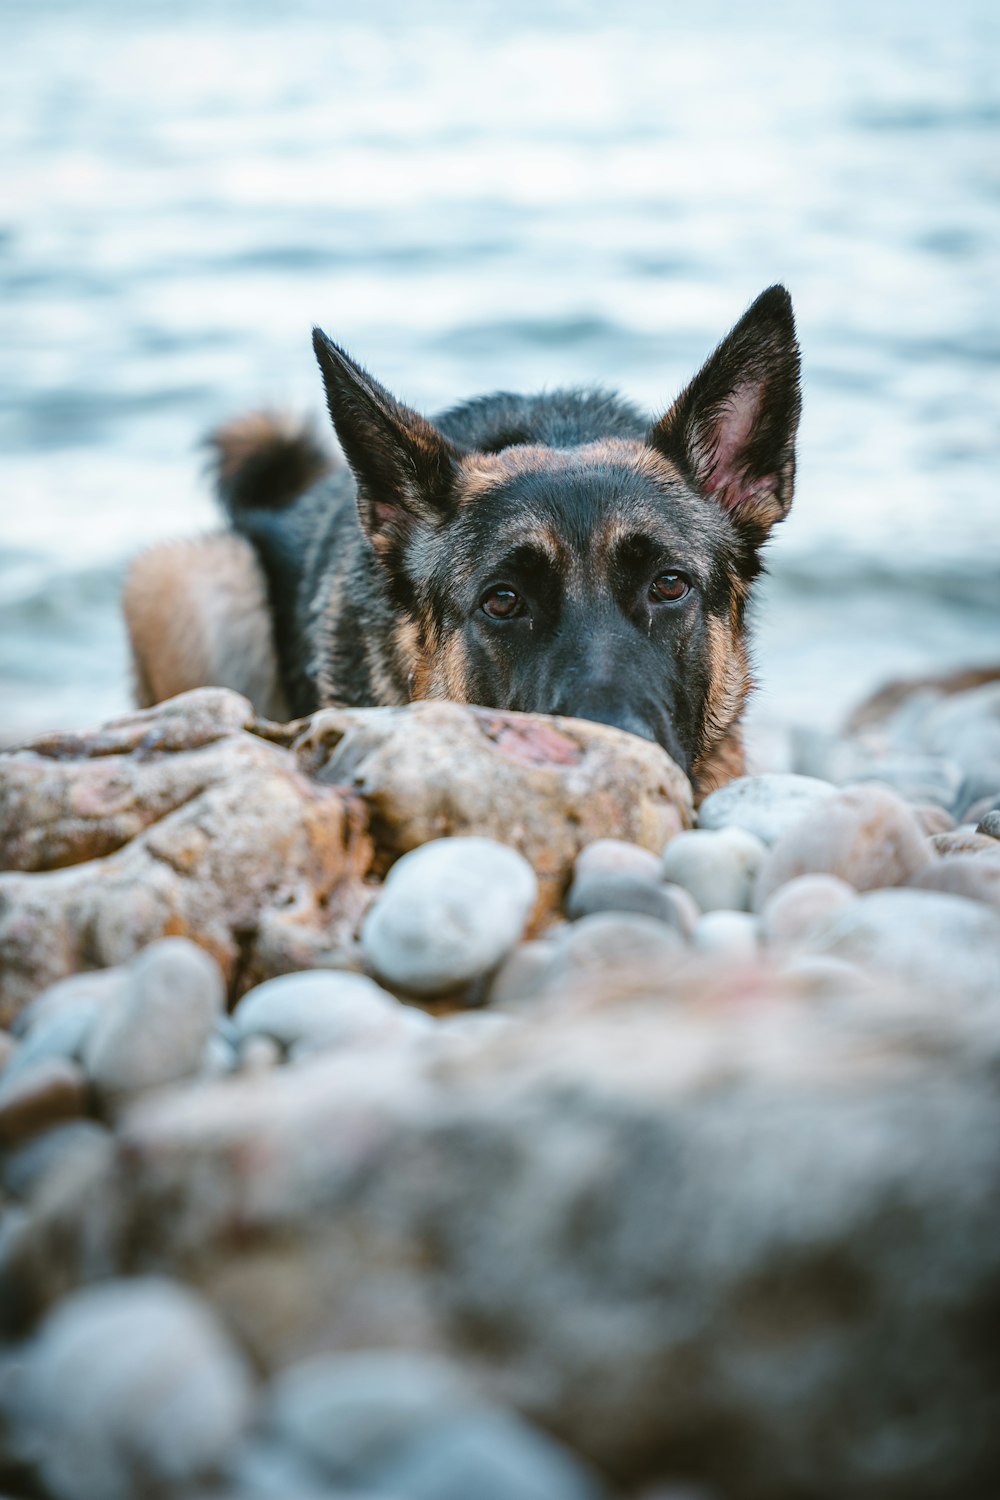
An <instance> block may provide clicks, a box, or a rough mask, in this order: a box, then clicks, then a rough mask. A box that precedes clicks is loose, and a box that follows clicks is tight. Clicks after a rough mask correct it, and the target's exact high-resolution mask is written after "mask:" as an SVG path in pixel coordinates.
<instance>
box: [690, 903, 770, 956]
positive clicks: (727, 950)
mask: <svg viewBox="0 0 1000 1500" xmlns="http://www.w3.org/2000/svg"><path fill="white" fill-rule="evenodd" d="M691 942H692V945H693V947H694V948H696V949H697V951H698V952H699V953H715V954H720V955H725V956H726V957H730V958H753V956H754V954H755V953H756V952H757V949H758V941H757V920H756V918H755V917H752V916H750V914H749V912H745V911H708V912H706V913H705V915H704V916H703V917H702V918H701V920H700V921H699V923H698V925H697V927H696V928H695V930H694V933H693V934H692V937H691Z"/></svg>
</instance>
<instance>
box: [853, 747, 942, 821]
mask: <svg viewBox="0 0 1000 1500" xmlns="http://www.w3.org/2000/svg"><path fill="white" fill-rule="evenodd" d="M962 780H963V773H962V768H961V766H960V765H958V764H956V762H955V761H953V760H948V759H946V758H945V757H944V756H940V755H920V754H909V755H899V754H897V755H893V756H878V757H875V758H873V759H872V760H871V762H870V763H869V764H868V765H867V766H866V767H864V768H862V767H858V768H856V769H855V771H854V774H853V776H852V777H851V781H852V782H855V783H864V782H868V781H877V782H879V783H880V785H882V786H887V787H889V788H890V790H891V791H894V792H896V793H897V795H898V796H900V797H903V798H904V799H905V800H906V801H907V802H911V803H912V802H929V803H931V804H933V805H935V806H938V807H942V808H945V809H946V810H947V809H949V808H951V807H952V806H954V804H955V801H956V799H957V798H958V795H959V790H960V788H961V786H962Z"/></svg>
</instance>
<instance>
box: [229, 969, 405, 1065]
mask: <svg viewBox="0 0 1000 1500" xmlns="http://www.w3.org/2000/svg"><path fill="white" fill-rule="evenodd" d="M411 1015H412V1012H410V1011H409V1010H407V1009H406V1007H404V1006H402V1005H400V1003H399V1001H398V1000H397V999H396V998H395V996H393V995H390V994H389V993H388V992H387V991H386V990H383V989H382V988H381V987H380V986H379V985H377V984H376V983H375V981H374V980H373V979H368V978H367V977H366V976H365V975H364V974H350V973H338V972H336V971H335V970H327V969H317V970H314V971H312V972H306V973H302V974H284V975H282V976H281V977H280V978H278V979H269V980H268V981H267V983H266V984H261V985H258V986H257V988H256V989H253V990H250V991H249V992H248V993H247V994H246V995H244V997H243V999H242V1000H241V1001H240V1003H239V1005H238V1006H237V1007H236V1010H235V1011H234V1013H233V1019H234V1021H235V1022H236V1026H237V1030H238V1032H239V1035H240V1036H241V1037H242V1038H244V1039H249V1038H250V1037H253V1036H265V1037H270V1038H272V1039H273V1040H274V1041H276V1042H278V1043H280V1045H281V1046H282V1047H292V1046H294V1045H295V1044H297V1043H303V1042H304V1043H306V1044H307V1045H308V1046H309V1047H310V1048H311V1049H313V1050H321V1049H323V1048H326V1047H343V1046H351V1045H354V1044H356V1043H358V1042H369V1041H375V1042H378V1041H380V1040H384V1039H387V1038H388V1037H390V1036H391V1035H392V1034H394V1033H395V1034H396V1035H399V1034H400V1033H402V1032H403V1031H404V1030H406V1029H407V1021H408V1019H409V1018H410V1017H411Z"/></svg>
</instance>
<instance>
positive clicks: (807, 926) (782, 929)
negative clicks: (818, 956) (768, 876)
mask: <svg viewBox="0 0 1000 1500" xmlns="http://www.w3.org/2000/svg"><path fill="white" fill-rule="evenodd" d="M856 896H857V891H856V890H855V889H854V887H853V886H850V885H848V884H847V881H846V880H840V879H838V877H837V876H836V875H799V876H797V877H796V878H795V879H794V880H789V881H788V883H787V884H786V885H780V886H779V887H778V889H777V890H776V891H775V892H774V894H773V895H772V896H770V897H769V898H768V900H767V901H765V902H764V905H763V908H762V909H761V914H760V931H761V937H762V938H763V940H764V942H765V943H768V944H773V945H777V946H779V947H780V946H788V947H793V946H795V945H796V944H799V943H803V942H805V943H807V942H808V941H809V938H810V937H811V936H812V934H813V933H814V932H817V931H818V930H820V929H821V928H822V927H824V926H825V925H826V923H827V922H828V921H829V920H830V918H831V917H833V916H835V915H836V913H837V912H839V911H840V910H841V909H842V908H843V907H845V906H847V905H848V904H849V903H850V902H851V901H853V900H854V899H855V897H856Z"/></svg>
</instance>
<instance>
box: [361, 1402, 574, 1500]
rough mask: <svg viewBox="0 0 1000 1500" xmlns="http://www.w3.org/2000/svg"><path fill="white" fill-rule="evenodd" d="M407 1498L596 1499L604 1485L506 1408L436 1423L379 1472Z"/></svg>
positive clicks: (392, 1491)
mask: <svg viewBox="0 0 1000 1500" xmlns="http://www.w3.org/2000/svg"><path fill="white" fill-rule="evenodd" d="M374 1478H375V1480H376V1482H377V1484H378V1488H379V1491H380V1493H382V1494H384V1495H386V1496H388V1495H400V1496H406V1500H470V1497H472V1496H474V1497H475V1500H598V1496H599V1495H600V1494H602V1493H603V1490H602V1489H601V1488H600V1486H599V1485H598V1484H597V1482H596V1480H595V1479H594V1478H593V1477H592V1475H591V1474H589V1473H588V1472H587V1470H586V1469H584V1467H583V1465H582V1464H580V1463H579V1462H578V1461H577V1460H576V1459H574V1458H572V1457H571V1456H570V1454H569V1453H568V1452H567V1451H566V1449H565V1448H562V1447H560V1446H559V1445H558V1444H556V1443H555V1442H553V1440H552V1439H551V1438H549V1437H546V1436H545V1435H544V1434H542V1433H540V1432H538V1431H537V1430H535V1429H533V1428H532V1427H530V1426H529V1425H528V1423H527V1422H524V1421H522V1420H521V1419H520V1418H518V1417H515V1416H513V1415H511V1414H509V1413H507V1412H488V1413H485V1412H484V1413H482V1414H478V1415H476V1416H472V1417H467V1418H465V1419H456V1418H452V1419H451V1420H446V1421H444V1422H441V1423H439V1424H438V1425H437V1426H435V1427H434V1429H433V1430H432V1431H430V1432H428V1433H427V1434H426V1435H425V1436H424V1437H423V1438H422V1439H420V1440H419V1441H417V1442H414V1443H413V1444H412V1446H411V1447H409V1448H408V1449H407V1450H405V1451H404V1452H403V1453H401V1454H400V1455H399V1457H398V1458H397V1460H396V1462H395V1463H393V1464H390V1465H387V1466H386V1467H385V1468H382V1469H380V1470H378V1471H376V1474H375V1475H374Z"/></svg>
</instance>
